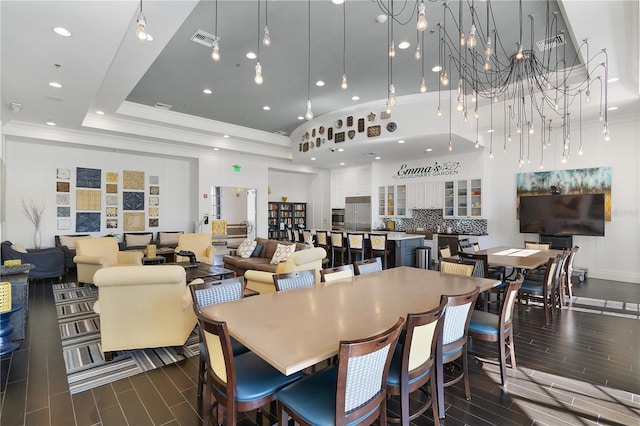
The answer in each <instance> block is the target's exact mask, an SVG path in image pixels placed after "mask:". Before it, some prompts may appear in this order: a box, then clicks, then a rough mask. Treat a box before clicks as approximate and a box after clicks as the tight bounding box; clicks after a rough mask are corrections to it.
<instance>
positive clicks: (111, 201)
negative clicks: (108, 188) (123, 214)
mask: <svg viewBox="0 0 640 426" xmlns="http://www.w3.org/2000/svg"><path fill="white" fill-rule="evenodd" d="M106 202H107V205H108V206H117V205H118V196H117V195H107V196H106Z"/></svg>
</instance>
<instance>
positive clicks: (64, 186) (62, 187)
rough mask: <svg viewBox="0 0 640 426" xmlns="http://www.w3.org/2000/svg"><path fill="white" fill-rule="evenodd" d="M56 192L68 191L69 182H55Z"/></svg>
mask: <svg viewBox="0 0 640 426" xmlns="http://www.w3.org/2000/svg"><path fill="white" fill-rule="evenodd" d="M56 191H57V192H69V182H56Z"/></svg>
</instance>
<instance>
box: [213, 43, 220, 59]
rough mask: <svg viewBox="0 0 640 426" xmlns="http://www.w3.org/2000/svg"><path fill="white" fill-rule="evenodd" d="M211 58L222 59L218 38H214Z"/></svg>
mask: <svg viewBox="0 0 640 426" xmlns="http://www.w3.org/2000/svg"><path fill="white" fill-rule="evenodd" d="M211 59H213V60H214V61H216V62H217V61H219V60H220V46H219V45H218V40H213V50H212V51H211Z"/></svg>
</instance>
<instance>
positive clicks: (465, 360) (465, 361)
mask: <svg viewBox="0 0 640 426" xmlns="http://www.w3.org/2000/svg"><path fill="white" fill-rule="evenodd" d="M463 350H464V353H463V354H462V374H464V377H463V379H462V380H464V396H465V398H467V401H469V400H470V399H471V386H470V385H469V357H468V354H467V348H464V349H463Z"/></svg>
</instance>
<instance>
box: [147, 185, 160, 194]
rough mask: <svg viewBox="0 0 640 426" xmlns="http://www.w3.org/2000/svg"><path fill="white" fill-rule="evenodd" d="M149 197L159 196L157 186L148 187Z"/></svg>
mask: <svg viewBox="0 0 640 426" xmlns="http://www.w3.org/2000/svg"><path fill="white" fill-rule="evenodd" d="M149 194H150V195H160V187H159V186H150V187H149Z"/></svg>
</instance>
